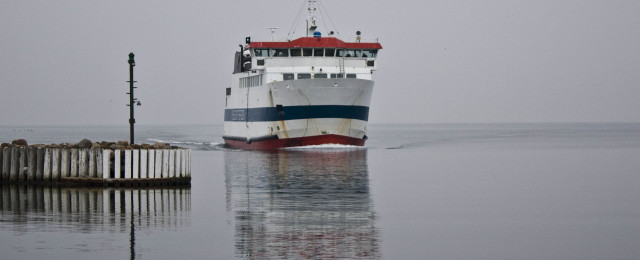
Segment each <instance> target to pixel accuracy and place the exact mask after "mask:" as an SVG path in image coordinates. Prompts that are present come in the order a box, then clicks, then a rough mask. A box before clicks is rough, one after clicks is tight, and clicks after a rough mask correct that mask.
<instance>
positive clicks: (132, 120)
mask: <svg viewBox="0 0 640 260" xmlns="http://www.w3.org/2000/svg"><path fill="white" fill-rule="evenodd" d="M134 56H135V55H134V54H133V52H132V53H129V81H127V82H129V93H127V94H129V104H127V106H128V107H129V134H130V136H131V144H133V143H134V142H133V139H134V138H133V124H135V123H136V119H135V118H133V105H134V104H136V105H137V106H141V105H142V103H140V101H139V100H138V99H136V98H134V97H133V89H134V88H137V87H134V86H133V83H135V82H137V81H134V80H133V66H135V65H136V62H135V60H133V57H134ZM136 101H137V103H136Z"/></svg>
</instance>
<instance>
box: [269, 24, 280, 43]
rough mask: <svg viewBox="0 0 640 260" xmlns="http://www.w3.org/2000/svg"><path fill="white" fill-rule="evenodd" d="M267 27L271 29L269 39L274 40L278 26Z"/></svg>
mask: <svg viewBox="0 0 640 260" xmlns="http://www.w3.org/2000/svg"><path fill="white" fill-rule="evenodd" d="M267 29H269V30H271V41H272V42H275V41H276V30H278V29H280V27H267Z"/></svg>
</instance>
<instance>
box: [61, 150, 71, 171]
mask: <svg viewBox="0 0 640 260" xmlns="http://www.w3.org/2000/svg"><path fill="white" fill-rule="evenodd" d="M60 152H61V154H60V175H61V177H62V178H68V177H69V174H70V173H69V171H70V170H71V167H70V163H71V158H69V148H62V151H60Z"/></svg>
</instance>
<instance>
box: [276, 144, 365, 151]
mask: <svg viewBox="0 0 640 260" xmlns="http://www.w3.org/2000/svg"><path fill="white" fill-rule="evenodd" d="M283 149H286V150H316V149H317V150H358V149H367V147H365V146H355V145H346V144H321V145H307V146H295V147H286V148H283Z"/></svg>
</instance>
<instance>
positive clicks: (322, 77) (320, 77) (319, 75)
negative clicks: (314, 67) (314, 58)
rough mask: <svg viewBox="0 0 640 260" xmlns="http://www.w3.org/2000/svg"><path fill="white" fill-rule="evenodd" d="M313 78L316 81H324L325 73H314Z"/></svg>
mask: <svg viewBox="0 0 640 260" xmlns="http://www.w3.org/2000/svg"><path fill="white" fill-rule="evenodd" d="M313 77H314V78H316V79H326V78H327V73H316V74H313Z"/></svg>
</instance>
